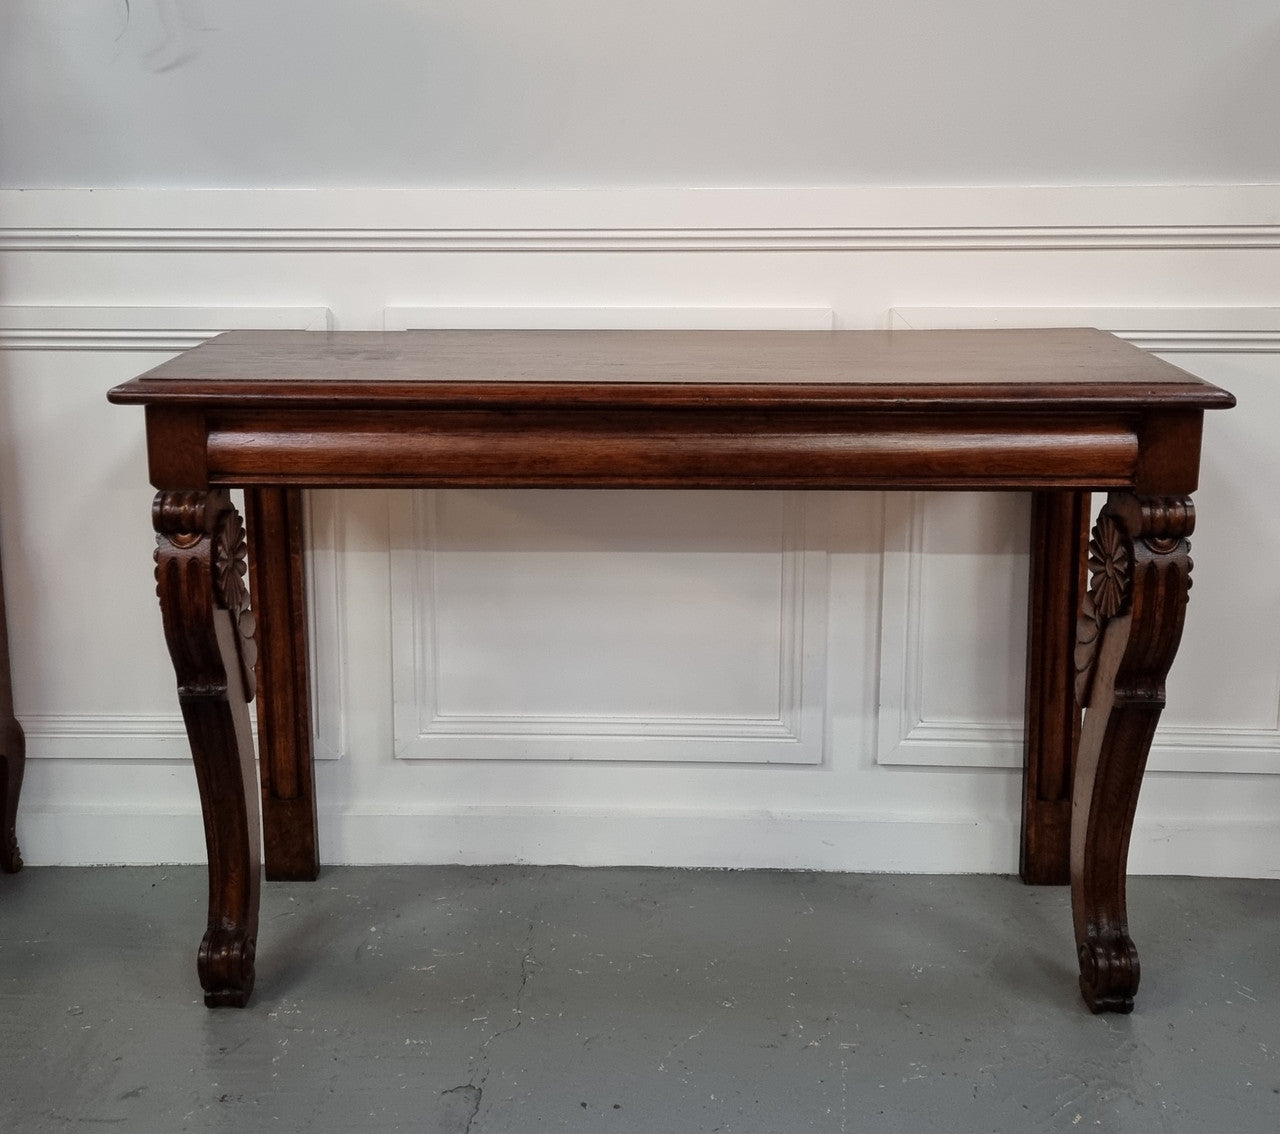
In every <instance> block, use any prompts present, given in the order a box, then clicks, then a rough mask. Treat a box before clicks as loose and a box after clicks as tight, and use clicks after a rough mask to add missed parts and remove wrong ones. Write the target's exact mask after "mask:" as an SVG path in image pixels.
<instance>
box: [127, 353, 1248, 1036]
mask: <svg viewBox="0 0 1280 1134" xmlns="http://www.w3.org/2000/svg"><path fill="white" fill-rule="evenodd" d="M110 399H111V400H112V401H113V402H117V403H123V404H132V405H144V406H145V407H146V419H147V451H148V458H149V462H150V475H151V482H152V484H153V485H154V486H155V487H156V488H157V489H159V493H158V495H157V496H156V498H155V504H154V507H153V513H152V514H153V517H154V521H155V530H156V532H157V544H158V546H157V550H156V553H155V558H156V579H157V582H158V590H159V595H160V605H161V611H162V615H163V619H164V628H165V635H166V639H167V641H168V645H169V651H170V653H171V655H172V657H173V664H174V668H175V670H176V671H177V678H178V695H179V700H180V702H181V705H182V713H183V717H184V718H185V721H186V727H187V732H188V735H189V738H190V742H191V750H192V755H193V757H194V760H195V767H196V775H197V778H198V781H199V786H200V794H201V800H202V806H203V812H204V823H205V836H206V840H207V843H208V848H209V922H208V931H207V932H206V933H205V935H204V939H203V942H202V944H201V946H200V952H199V961H198V967H199V973H200V980H201V983H202V984H203V986H204V989H205V1003H206V1004H209V1005H211V1006H217V1005H236V1006H242V1005H244V1004H245V1002H246V1001H247V1000H248V998H249V994H250V991H251V989H252V987H253V976H254V964H253V961H254V949H255V944H256V939H257V928H258V896H259V876H260V874H261V873H262V871H261V862H262V857H263V856H262V854H261V847H262V844H263V843H265V862H266V876H267V877H268V878H271V879H311V878H314V877H315V876H316V874H317V872H318V869H319V866H318V859H317V854H316V815H315V796H314V790H313V784H312V767H311V753H310V748H309V745H310V735H311V730H310V725H309V719H308V716H309V693H308V676H307V644H306V641H305V637H304V635H305V625H306V622H305V618H304V611H303V595H304V586H303V582H304V580H303V577H302V570H303V568H302V562H303V560H302V527H301V520H300V490H301V489H302V488H305V487H311V486H324V487H465V488H483V487H502V488H510V487H541V488H546V487H575V488H577V487H601V488H603V487H609V488H737V489H779V488H786V489H803V488H816V489H906V488H928V489H961V488H963V489H993V490H1020V491H1029V492H1031V493H1032V496H1033V501H1034V507H1033V533H1032V548H1033V552H1032V564H1031V618H1030V627H1031V629H1030V635H1029V649H1028V666H1027V674H1028V675H1027V688H1028V699H1027V703H1028V710H1027V718H1028V719H1027V765H1026V780H1025V792H1024V795H1025V804H1024V810H1023V820H1024V821H1023V840H1022V875H1023V877H1024V878H1025V879H1026V880H1027V881H1029V882H1042V883H1051V882H1065V881H1067V880H1068V877H1069V879H1070V882H1071V895H1072V905H1073V909H1074V919H1075V935H1076V945H1077V949H1078V955H1079V961H1080V972H1081V977H1080V987H1081V990H1082V991H1083V994H1084V998H1085V1001H1086V1002H1087V1003H1088V1005H1089V1007H1090V1008H1092V1009H1093V1010H1094V1011H1120V1012H1127V1011H1129V1010H1130V1009H1131V1008H1132V1007H1133V994H1134V991H1135V989H1136V988H1137V985H1138V956H1137V952H1136V950H1135V948H1134V945H1133V941H1132V939H1131V938H1130V936H1129V929H1128V922H1127V916H1126V911H1125V869H1126V860H1127V857H1128V847H1129V835H1130V831H1131V829H1132V825H1133V816H1134V809H1135V807H1136V804H1137V799H1138V790H1139V787H1140V784H1141V780H1142V772H1143V768H1144V766H1145V763H1146V758H1147V753H1148V751H1149V749H1150V746H1151V738H1152V734H1153V733H1154V730H1155V726H1156V721H1157V718H1158V717H1159V715H1160V710H1161V708H1162V707H1163V705H1164V680H1165V675H1166V673H1167V672H1168V669H1169V666H1170V664H1171V662H1172V661H1173V656H1174V653H1175V651H1176V649H1177V646H1178V641H1179V638H1180V637H1181V633H1182V623H1183V612H1184V610H1185V607H1186V601H1187V591H1188V588H1189V586H1190V570H1191V560H1190V558H1189V557H1188V542H1187V537H1188V536H1189V535H1190V533H1191V529H1192V526H1193V522H1194V512H1193V509H1192V505H1191V501H1190V498H1189V497H1190V493H1191V492H1192V491H1193V490H1194V489H1195V488H1196V482H1197V476H1198V470H1199V460H1200V435H1201V425H1202V419H1203V411H1204V410H1206V409H1214V408H1225V407H1229V406H1231V405H1233V404H1234V399H1233V398H1232V396H1231V395H1230V394H1228V393H1226V392H1225V391H1223V390H1220V389H1218V388H1217V387H1215V386H1211V385H1209V384H1207V383H1205V382H1202V381H1200V380H1199V379H1197V378H1194V377H1192V376H1191V375H1188V374H1186V373H1184V372H1183V371H1181V370H1179V369H1178V368H1176V367H1174V366H1171V365H1169V364H1167V363H1165V362H1162V361H1160V360H1158V359H1156V358H1153V357H1151V356H1149V355H1147V354H1145V353H1144V352H1142V351H1141V350H1138V349H1137V348H1135V347H1133V346H1129V345H1127V344H1125V343H1123V342H1121V341H1120V340H1118V339H1116V338H1114V337H1112V336H1111V335H1107V334H1104V333H1102V332H1100V331H1093V330H1036V331H887V332H879V331H834V332H805V331H800V332H788V331H781V332H773V331H754V332H752V331H747V332H705V331H678V332H657V331H653V332H650V331H618V332H613V331H604V332H597V331H567V332H560V331H534V332H522V331H494V332H488V331H421V332H414V331H409V332H397V333H376V332H344V333H325V332H309V331H298V332H292V331H289V332H274V331H263V332H252V331H245V332H232V333H230V334H225V335H220V336H218V337H217V338H215V339H212V340H211V341H209V342H208V343H205V344H204V345H202V346H199V347H196V348H195V349H194V350H191V351H188V352H187V353H185V354H183V355H181V356H179V357H177V358H175V359H173V360H172V361H170V362H167V363H165V364H164V365H162V366H160V367H157V368H156V369H155V370H152V371H150V372H149V373H147V374H144V375H143V376H141V377H140V378H136V379H134V380H133V381H131V382H128V383H126V384H125V385H123V386H119V387H117V388H116V389H114V390H112V391H111V393H110ZM232 487H241V488H243V489H244V490H245V501H246V508H245V511H246V519H247V521H248V531H247V535H246V530H245V527H244V526H242V523H241V519H240V516H239V515H238V514H237V513H236V511H235V509H234V508H233V506H232V504H231V501H230V498H229V496H228V489H230V488H232ZM1092 490H1106V491H1107V492H1108V493H1109V495H1108V498H1107V502H1106V505H1105V506H1104V507H1103V508H1102V510H1101V513H1100V515H1099V517H1098V520H1097V523H1096V526H1095V527H1094V528H1093V536H1092V540H1090V539H1089V536H1088V527H1089V520H1088V516H1087V508H1088V493H1089V492H1090V491H1092ZM1086 548H1087V552H1086ZM1086 554H1087V560H1088V578H1087V582H1086V570H1085V563H1086ZM246 573H247V575H248V583H249V586H248V587H246ZM250 592H252V595H253V604H254V609H252V610H251V608H250ZM255 687H256V688H257V690H258V694H259V696H258V714H259V743H260V746H261V761H260V764H261V785H260V789H261V799H262V824H261V834H260V830H259V813H258V802H257V801H258V797H259V783H258V779H257V773H255V770H254V754H253V746H252V739H251V736H250V729H249V715H248V708H247V704H246V702H247V701H248V700H249V699H251V698H252V697H253V695H254V690H255ZM1077 703H1078V704H1079V705H1082V706H1087V711H1086V712H1085V714H1084V719H1083V725H1082V724H1081V713H1080V710H1079V708H1078V707H1077ZM1077 747H1078V755H1077V751H1076V750H1077Z"/></svg>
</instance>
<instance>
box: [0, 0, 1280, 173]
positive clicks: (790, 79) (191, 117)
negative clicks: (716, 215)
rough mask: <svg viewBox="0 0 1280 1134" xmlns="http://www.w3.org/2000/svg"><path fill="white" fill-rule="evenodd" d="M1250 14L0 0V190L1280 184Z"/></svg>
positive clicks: (612, 0) (962, 6)
mask: <svg viewBox="0 0 1280 1134" xmlns="http://www.w3.org/2000/svg"><path fill="white" fill-rule="evenodd" d="M1277 74H1280V13H1277V11H1276V7H1275V5H1274V4H1273V3H1272V2H1271V0H1230V2H1229V3H1226V4H1224V3H1222V0H1178V2H1177V3H1172V4H1170V3H1162V2H1160V0H1145V2H1143V3H1134V2H1132V0H1131V2H1129V3H1124V4H1117V3H1114V2H1113V0H1037V2H1034V3H1028V2H1027V0H964V2H963V3H958V2H956V0H871V2H868V0H643V2H641V0H606V2H602V0H520V2H513V0H361V2H360V3H358V4H353V3H350V2H349V0H270V2H268V3H263V2H262V0H131V2H130V3H129V4H128V5H126V4H125V2H124V0H78V2H77V3H74V4H50V3H48V2H47V0H5V3H4V4H2V5H0V154H3V160H0V185H3V186H6V187H22V188H26V187H32V186H44V187H53V186H84V187H103V186H121V187H124V186H154V187H166V186H194V187H212V186H226V187H249V188H258V187H274V186H298V187H316V186H334V187H350V186H369V187H374V188H382V187H410V188H424V187H462V188H472V187H475V186H497V187H502V188H532V187H563V188H578V187H602V186H624V187H637V186H645V187H648V186H685V185H700V186H720V185H730V186H736V185H767V186H793V185H826V186H842V185H954V184H983V185H986V184H1012V185H1017V184H1031V185H1039V184H1114V183H1131V182H1138V183H1144V182H1174V183H1191V184H1197V183H1212V184H1223V183H1228V184H1229V183H1233V182H1247V181H1276V180H1278V179H1280V147H1277V145H1276V136H1275V130H1274V116H1273V114H1272V113H1271V112H1272V111H1273V109H1274V106H1275V100H1276V93H1277V91H1276V78H1275V76H1276V75H1277Z"/></svg>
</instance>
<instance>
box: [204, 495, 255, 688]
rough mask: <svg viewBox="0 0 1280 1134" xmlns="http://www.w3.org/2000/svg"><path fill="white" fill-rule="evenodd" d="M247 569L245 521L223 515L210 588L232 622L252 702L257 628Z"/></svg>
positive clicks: (235, 515)
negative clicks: (228, 612)
mask: <svg viewBox="0 0 1280 1134" xmlns="http://www.w3.org/2000/svg"><path fill="white" fill-rule="evenodd" d="M248 570H249V546H248V542H247V541H246V539H245V534H244V521H243V520H241V519H240V514H239V513H238V512H235V511H227V512H224V513H223V514H222V517H221V519H220V521H219V523H218V530H217V532H216V533H215V534H214V538H213V589H214V595H215V596H216V598H217V601H218V603H219V604H220V605H221V606H223V607H225V608H226V609H227V610H228V611H230V613H231V618H232V621H233V622H234V623H235V627H236V636H237V638H238V645H239V653H240V669H241V675H242V676H243V678H244V684H245V695H246V696H247V697H248V698H249V699H250V700H252V699H253V695H254V692H255V686H256V679H255V674H254V666H255V665H256V664H257V661H258V646H257V643H256V642H255V641H254V634H255V633H256V631H257V628H258V627H257V622H256V621H255V619H254V617H253V610H252V608H251V607H250V605H249V588H248V587H247V586H246V585H245V581H244V580H245V575H246V574H247V573H248Z"/></svg>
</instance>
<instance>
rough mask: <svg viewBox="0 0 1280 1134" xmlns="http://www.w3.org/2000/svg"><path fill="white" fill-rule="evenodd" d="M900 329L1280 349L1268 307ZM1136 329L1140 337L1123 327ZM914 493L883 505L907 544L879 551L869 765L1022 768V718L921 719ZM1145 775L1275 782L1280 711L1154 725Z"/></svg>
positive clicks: (930, 315)
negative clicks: (1238, 719)
mask: <svg viewBox="0 0 1280 1134" xmlns="http://www.w3.org/2000/svg"><path fill="white" fill-rule="evenodd" d="M890 317H891V322H892V325H894V326H898V327H904V328H919V329H929V328H950V327H993V328H995V327H1051V326H1062V327H1071V326H1095V327H1098V328H1100V329H1102V330H1109V331H1112V332H1113V333H1115V334H1117V335H1118V336H1119V337H1121V338H1125V339H1128V340H1129V341H1131V342H1134V343H1135V344H1136V345H1139V346H1142V347H1144V348H1146V349H1148V350H1152V351H1157V352H1161V353H1164V352H1168V351H1179V350H1183V351H1192V350H1195V351H1204V352H1214V351H1228V352H1232V351H1245V350H1247V351H1273V350H1280V308H1274V307H1216V308H1191V307H1185V308H1180V307H1145V308H1120V307H1114V308H1108V307H1090V308H1063V307H895V308H892V309H891V311H890ZM1126 327H1130V328H1133V327H1137V328H1140V329H1139V330H1128V331H1126V330H1124V328H1126ZM917 500H918V497H917V496H916V494H910V495H906V494H904V495H902V496H900V497H896V498H895V497H893V496H892V494H891V495H890V496H889V497H888V498H887V499H886V503H885V507H886V529H885V530H886V531H890V530H893V529H892V528H890V527H889V526H888V525H889V519H890V513H891V512H892V510H893V509H896V508H899V509H906V514H905V515H898V516H896V518H895V523H896V525H897V527H899V528H900V529H901V530H903V531H905V532H907V533H909V534H908V540H907V546H906V547H905V548H903V549H901V550H900V552H898V553H895V552H894V551H892V550H891V549H889V548H888V547H887V546H886V548H885V565H884V572H883V575H882V589H881V618H882V624H881V682H882V687H881V688H882V692H881V704H880V712H879V717H878V729H877V741H876V762H877V763H879V764H886V765H918V766H924V767H954V768H1021V767H1022V764H1023V726H1022V722H1020V721H969V720H928V719H926V717H925V713H924V708H923V705H924V690H923V688H922V687H921V683H920V674H921V672H922V669H921V665H920V658H921V656H922V653H923V642H922V634H923V627H922V624H921V617H920V594H919V587H918V585H917V583H916V580H917V579H918V577H919V570H920V559H921V555H922V551H921V548H922V545H923V522H924V517H923V514H922V513H921V512H920V510H919V508H918V506H917V504H916V501H917ZM1147 767H1148V770H1149V771H1152V772H1191V773H1199V774H1209V775H1212V774H1220V775H1221V774H1241V773H1243V774H1260V775H1280V705H1277V708H1276V722H1275V724H1274V725H1268V726H1267V727H1264V728H1232V727H1221V726H1196V725H1172V724H1169V725H1165V724H1162V725H1161V726H1160V727H1159V729H1158V731H1157V733H1156V738H1155V743H1154V744H1153V746H1152V749H1151V757H1150V760H1149V761H1148V764H1147Z"/></svg>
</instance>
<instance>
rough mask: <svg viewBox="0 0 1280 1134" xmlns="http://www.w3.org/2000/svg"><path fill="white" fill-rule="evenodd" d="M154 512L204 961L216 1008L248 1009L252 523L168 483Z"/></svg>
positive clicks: (257, 848)
mask: <svg viewBox="0 0 1280 1134" xmlns="http://www.w3.org/2000/svg"><path fill="white" fill-rule="evenodd" d="M152 518H153V520H154V524H155V529H156V545H157V546H156V585H157V591H158V593H159V596H160V609H161V612H162V614H163V616H164V631H165V638H166V640H167V641H168V644H169V653H170V655H171V656H172V658H173V667H174V670H175V672H176V673H177V678H178V699H179V701H180V703H181V705H182V716H183V719H184V721H185V722H186V726H187V736H188V739H189V740H190V743H191V755H192V758H193V760H194V761H195V769H196V780H197V782H198V784H199V787H200V804H201V808H202V810H203V813H204V829H205V841H206V844H207V846H208V850H209V927H208V930H207V931H206V932H205V935H204V940H203V941H202V942H201V945H200V952H199V956H198V959H197V967H198V969H199V973H200V983H201V985H202V986H203V987H204V990H205V998H204V999H205V1003H206V1004H207V1005H209V1006H210V1007H211V1008H212V1007H220V1006H224V1005H229V1006H234V1007H243V1006H244V1004H245V1003H246V1002H247V1001H248V999H249V993H250V992H251V991H252V989H253V975H254V969H253V957H254V949H255V946H256V942H257V936H258V891H259V877H260V874H261V832H260V826H259V817H258V784H257V771H256V769H255V767H254V759H253V739H252V736H251V734H250V731H249V709H248V704H247V702H248V701H249V700H250V699H252V697H253V691H254V672H253V666H254V660H255V656H256V648H255V645H254V637H253V635H254V622H253V613H252V611H251V609H250V606H249V595H248V591H247V589H246V587H245V582H244V576H245V570H246V561H245V560H246V550H245V539H244V528H243V526H242V524H241V522H240V516H239V515H238V514H237V513H236V511H235V509H234V508H233V507H232V506H231V501H230V499H229V498H228V496H227V494H226V492H225V491H213V492H161V493H159V494H158V495H157V496H156V500H155V505H154V507H153V509H152Z"/></svg>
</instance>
